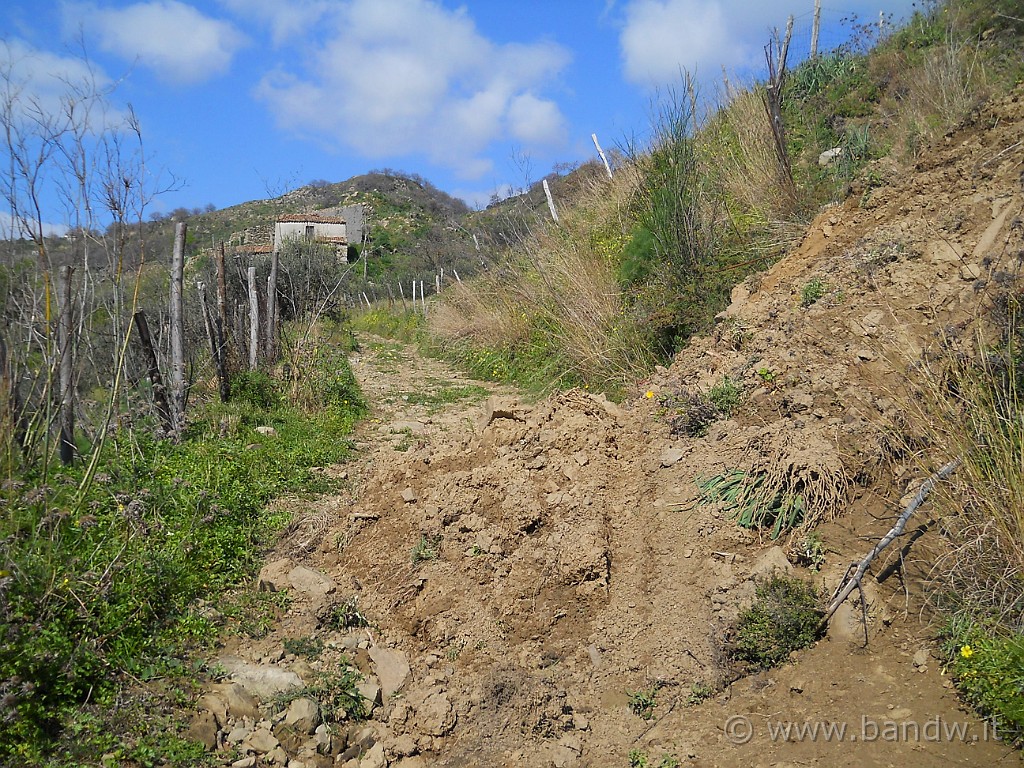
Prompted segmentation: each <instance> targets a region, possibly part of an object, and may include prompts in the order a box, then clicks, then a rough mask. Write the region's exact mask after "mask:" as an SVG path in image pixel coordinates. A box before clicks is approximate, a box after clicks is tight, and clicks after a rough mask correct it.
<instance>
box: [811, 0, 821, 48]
mask: <svg viewBox="0 0 1024 768" xmlns="http://www.w3.org/2000/svg"><path fill="white" fill-rule="evenodd" d="M820 29H821V0H814V21H812V22H811V58H812V59H813V58H816V57H817V55H818V32H819V31H820Z"/></svg>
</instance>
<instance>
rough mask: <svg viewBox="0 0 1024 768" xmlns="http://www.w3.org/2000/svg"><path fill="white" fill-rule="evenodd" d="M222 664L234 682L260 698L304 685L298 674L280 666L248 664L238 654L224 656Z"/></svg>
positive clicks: (221, 660)
mask: <svg viewBox="0 0 1024 768" xmlns="http://www.w3.org/2000/svg"><path fill="white" fill-rule="evenodd" d="M220 664H221V666H223V667H224V668H225V669H226V670H227V671H228V674H229V675H230V677H231V679H232V680H233V681H234V682H236V683H238V684H239V685H240V686H242V687H243V688H244V689H245V690H246V691H247V692H248V693H249V694H250V695H251V696H255V697H256V698H258V699H270V698H273V697H274V696H277V695H278V694H281V693H287V692H288V691H291V690H294V689H296V688H301V687H302V680H301V678H299V676H298V675H297V674H295V673H294V672H291V671H289V670H287V669H281V668H280V667H273V666H271V667H261V666H256V665H254V664H248V663H246V662H244V661H242V660H241V659H239V658H238V657H237V656H222V657H221V658H220Z"/></svg>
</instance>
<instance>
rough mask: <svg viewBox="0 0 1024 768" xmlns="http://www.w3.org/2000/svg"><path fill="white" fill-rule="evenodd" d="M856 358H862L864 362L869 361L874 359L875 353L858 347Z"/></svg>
mask: <svg viewBox="0 0 1024 768" xmlns="http://www.w3.org/2000/svg"><path fill="white" fill-rule="evenodd" d="M857 358H858V359H859V360H863V361H864V362H866V363H869V362H871V361H872V360H874V359H875V353H874V352H872V351H871V350H870V349H858V350H857Z"/></svg>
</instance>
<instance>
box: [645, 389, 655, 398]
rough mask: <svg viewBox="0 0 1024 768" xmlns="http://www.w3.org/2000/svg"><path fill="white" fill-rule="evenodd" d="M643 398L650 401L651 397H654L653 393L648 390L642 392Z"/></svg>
mask: <svg viewBox="0 0 1024 768" xmlns="http://www.w3.org/2000/svg"><path fill="white" fill-rule="evenodd" d="M644 397H646V398H647V399H648V400H650V399H651V398H652V397H654V393H653V392H652V391H651V390H649V389H648V390H647V391H646V392H644Z"/></svg>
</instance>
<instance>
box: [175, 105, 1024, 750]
mask: <svg viewBox="0 0 1024 768" xmlns="http://www.w3.org/2000/svg"><path fill="white" fill-rule="evenodd" d="M1022 127H1024V102H1022V101H1021V92H1020V91H1018V93H1017V95H1016V96H1014V97H1012V98H1009V99H1006V100H1004V101H1001V102H999V103H995V104H992V105H989V106H986V107H985V108H983V109H981V110H980V111H979V112H978V113H977V114H976V115H974V116H972V119H971V120H970V121H968V123H967V124H965V125H964V126H962V129H961V130H960V131H958V132H956V133H953V134H951V135H949V136H947V137H946V138H945V140H944V141H943V142H940V143H939V145H937V146H934V147H932V148H930V149H929V150H928V151H926V152H925V153H924V154H923V155H922V156H921V159H920V160H919V161H918V162H917V165H916V166H915V167H912V168H898V167H896V166H895V165H894V164H892V163H889V162H885V161H883V162H880V163H878V164H877V165H876V166H875V167H873V168H872V169H871V171H870V173H869V174H866V175H865V176H864V177H863V178H865V179H867V180H868V181H862V182H860V183H859V184H858V185H856V186H855V188H854V189H853V190H852V194H851V196H850V197H849V199H848V200H847V202H846V203H845V204H843V205H841V206H837V207H834V208H832V209H830V210H827V211H826V212H824V213H823V214H822V215H821V216H819V217H818V218H817V220H816V221H815V222H814V223H813V224H812V225H811V227H810V228H809V230H808V232H807V234H806V236H805V237H804V239H803V242H802V243H800V245H799V246H798V247H797V248H796V249H794V251H793V252H792V253H791V254H790V255H789V256H787V257H786V258H785V259H783V260H782V261H780V262H779V263H777V264H776V265H775V266H774V267H773V268H772V269H770V270H768V271H767V272H766V273H764V274H763V275H760V276H759V277H758V278H757V279H753V280H748V281H747V282H746V283H745V284H744V285H742V286H740V287H738V288H737V289H736V291H735V292H734V295H733V303H732V305H731V306H730V307H729V309H728V310H727V311H726V312H725V313H724V314H723V316H722V318H721V322H720V324H719V325H718V327H717V331H716V333H715V334H714V335H712V336H709V337H707V338H702V339H697V340H695V341H694V342H693V343H692V344H691V345H690V346H689V348H687V349H686V350H684V351H683V352H681V353H680V354H679V356H678V358H677V360H676V361H675V362H674V363H673V365H672V366H671V367H670V368H668V369H660V370H659V371H658V372H657V374H656V375H655V376H653V377H652V379H651V380H650V381H647V382H641V383H640V384H639V386H638V390H637V392H636V394H635V396H634V397H632V398H630V399H628V400H627V401H626V402H624V403H622V404H620V405H617V404H614V403H611V402H609V401H607V400H606V399H604V398H603V397H601V396H594V395H592V394H589V393H587V392H585V391H579V390H573V391H570V392H563V393H558V394H555V395H552V396H550V397H548V398H546V399H543V400H541V401H539V402H533V403H530V402H526V401H524V400H522V399H520V398H517V397H516V395H515V393H513V392H511V391H508V390H500V389H498V388H497V387H495V386H494V385H490V384H481V383H479V382H469V381H466V380H464V379H462V378H461V377H458V375H457V374H454V373H453V372H451V371H450V370H447V369H446V368H445V367H444V366H442V365H441V364H439V363H437V362H435V361H429V360H425V359H423V358H421V357H419V356H418V355H417V354H416V353H415V351H414V350H412V349H409V348H406V347H403V346H401V345H397V344H393V343H384V342H381V341H380V340H373V339H364V340H363V341H364V343H363V349H362V351H361V352H360V353H358V354H357V355H356V356H354V358H353V365H354V368H355V370H356V372H357V375H358V376H359V378H360V381H361V383H362V385H363V387H364V390H365V391H366V392H367V394H368V397H369V398H370V400H371V402H372V403H373V404H374V407H375V418H374V420H372V421H371V422H369V423H367V424H366V425H364V427H363V429H362V432H361V435H360V442H361V451H360V452H359V457H358V458H357V459H355V460H354V461H353V462H352V463H351V464H348V465H345V466H339V467H330V468H325V471H328V472H332V473H335V474H336V475H337V476H338V477H339V478H341V479H342V480H343V482H344V483H346V487H347V488H348V490H347V492H346V493H344V494H342V495H338V496H333V497H329V498H322V499H319V500H317V501H315V502H297V501H294V500H293V501H288V500H285V501H283V502H282V503H286V504H290V505H292V509H293V510H294V511H296V513H297V517H296V523H295V524H294V525H293V526H292V528H291V529H290V530H289V532H288V533H287V535H286V536H284V537H283V538H282V540H281V541H280V543H279V545H278V547H277V549H276V551H275V552H274V553H272V555H271V556H270V557H269V558H268V561H267V565H266V567H265V568H264V570H263V572H262V574H261V575H260V584H259V588H262V589H267V590H287V591H288V592H289V594H290V595H291V598H292V599H291V603H290V607H289V609H288V610H287V612H286V613H285V614H284V615H283V616H281V618H280V620H279V621H278V622H277V623H276V625H275V626H274V627H273V629H272V631H271V632H270V633H269V634H268V635H267V636H266V637H265V638H262V639H260V640H251V639H242V638H237V637H226V638H225V645H224V647H223V648H222V649H221V653H220V656H219V658H218V659H215V660H212V661H216V662H217V663H219V664H220V665H221V666H222V667H223V668H224V671H225V677H224V679H223V680H222V681H221V682H218V683H213V684H211V685H210V688H209V691H208V692H207V693H206V695H204V696H203V698H201V699H200V700H199V701H198V702H197V704H196V709H195V714H194V722H193V729H192V732H193V734H194V735H195V736H197V737H198V738H201V739H203V740H205V741H206V743H207V744H208V746H209V747H210V749H212V750H219V752H218V754H221V755H223V756H224V763H225V764H226V765H235V766H255V765H276V766H289V768H310V766H327V765H342V766H346V768H370V767H371V766H372V767H373V768H383V767H384V766H392V767H394V768H418V767H420V766H434V765H437V766H538V767H539V766H557V767H559V768H562V767H566V766H594V767H595V768H596V767H598V766H623V767H624V766H628V765H630V764H631V760H632V761H633V764H649V765H651V766H655V765H659V764H661V765H665V766H667V765H670V764H674V763H671V761H668V762H661V763H659V761H662V760H663V756H665V755H668V756H670V757H671V758H672V759H675V760H678V761H679V764H682V765H698V766H740V765H742V766H750V765H756V766H796V765H801V766H805V765H821V766H840V765H850V766H854V765H856V766H874V765H878V766H882V765H886V766H888V765H908V766H933V765H938V764H941V765H997V764H1010V763H1015V762H1017V761H1018V760H1019V756H1018V753H1014V752H1012V751H1011V750H1009V749H1008V748H1007V747H1006V746H1005V745H1003V744H1002V743H1001V742H1000V741H998V740H997V739H995V738H993V737H992V734H991V731H990V729H988V728H986V726H985V724H983V723H982V722H981V721H979V720H978V718H977V717H976V716H974V715H973V714H971V713H969V712H967V711H965V710H964V709H963V708H962V707H961V705H960V703H959V701H958V699H957V696H956V694H955V692H954V691H953V690H952V686H951V683H950V681H949V680H948V678H947V677H945V676H944V674H943V669H942V665H941V663H940V662H939V661H938V660H937V658H936V648H935V640H934V638H935V634H936V630H937V627H936V626H935V625H934V624H933V623H932V621H933V619H932V616H931V614H930V613H929V611H928V610H927V604H926V601H925V599H924V584H925V581H926V580H927V578H928V576H929V573H930V571H931V568H932V566H933V564H934V562H935V561H936V559H937V558H938V557H939V556H940V555H941V553H942V551H943V549H942V547H943V542H942V539H941V537H940V535H939V533H938V532H937V526H935V525H934V521H933V520H931V519H930V514H931V513H930V512H929V510H928V508H927V507H925V508H924V509H922V511H921V513H920V515H919V518H917V519H915V522H914V523H913V524H912V527H913V526H917V525H919V526H920V527H919V528H918V530H917V531H916V532H915V535H914V536H913V537H908V538H907V540H906V541H905V542H904V543H903V546H902V549H900V550H899V551H896V550H897V549H898V548H897V547H893V548H892V549H893V550H894V551H893V552H892V553H891V554H887V556H885V557H884V558H883V559H882V561H881V562H879V563H877V564H876V566H875V567H874V568H873V569H872V573H873V574H874V576H873V577H872V578H871V579H870V580H869V581H867V582H866V583H865V597H866V605H863V606H862V605H861V604H860V602H859V599H851V600H850V601H848V602H847V604H846V605H844V607H843V608H842V609H841V610H840V612H839V613H838V614H837V615H836V617H835V618H834V619H833V621H832V622H831V624H830V629H829V633H828V635H827V636H826V637H825V638H824V639H822V640H821V641H820V642H819V643H817V644H816V645H815V646H813V647H811V648H809V649H807V650H805V651H801V652H799V653H797V654H794V656H793V658H792V659H791V660H790V663H787V664H786V665H785V666H783V667H781V668H779V669H776V670H773V671H770V672H762V673H758V674H755V675H752V676H742V677H737V674H736V671H735V670H734V668H733V667H731V666H730V665H729V664H728V663H727V661H726V658H725V652H726V648H727V644H728V639H729V638H728V634H729V631H730V628H731V625H732V622H733V621H734V620H735V618H736V616H737V615H738V613H739V611H740V610H741V609H742V608H743V607H744V606H746V605H748V604H749V603H750V601H751V599H752V597H753V593H754V584H755V582H756V580H758V579H759V578H762V577H764V576H766V575H768V574H771V573H773V572H776V571H784V572H793V573H797V574H798V575H801V576H803V577H804V578H806V579H808V580H810V581H812V582H814V583H815V584H816V585H818V586H819V587H821V588H822V591H823V592H824V593H826V594H828V593H831V591H832V590H833V589H834V588H835V587H836V586H837V585H838V584H839V582H840V581H841V580H842V577H843V575H844V573H845V572H846V570H847V568H848V566H849V565H850V563H851V562H855V561H856V560H858V559H859V558H860V557H862V556H863V555H864V554H865V553H866V552H867V550H868V549H870V546H871V544H872V542H873V541H876V540H877V539H878V538H879V537H880V536H881V535H882V534H884V533H885V532H886V531H887V530H888V529H889V527H890V526H891V525H892V522H893V521H894V519H895V517H896V515H897V514H898V512H899V509H900V502H901V499H903V498H904V497H905V496H906V495H907V494H908V492H912V491H913V490H914V488H916V485H917V484H919V483H920V482H921V480H922V479H923V478H924V477H925V476H926V475H927V473H928V472H929V471H931V470H933V469H934V468H935V467H934V466H932V465H931V464H930V463H929V461H930V459H931V457H929V456H920V457H913V456H909V455H905V454H901V453H900V451H899V450H897V448H896V447H894V443H893V438H892V431H891V427H892V425H899V424H901V423H903V420H902V419H901V405H900V404H901V403H902V402H905V400H904V398H905V394H904V393H905V392H906V385H907V382H908V380H909V379H910V378H912V377H913V376H914V370H915V367H916V366H917V365H919V364H920V361H922V360H926V359H927V358H928V356H929V355H930V354H932V353H934V352H935V351H936V350H937V349H938V348H939V345H940V342H941V341H942V339H943V338H944V337H949V336H959V337H963V338H970V335H971V334H972V333H973V332H974V329H975V328H976V327H977V318H978V316H979V314H980V313H981V311H982V310H983V309H984V308H985V306H986V303H988V302H991V301H992V297H993V296H994V295H996V293H997V292H998V291H999V290H1000V289H1001V288H1003V287H1005V286H1008V285H1011V284H1013V283H1014V281H1016V280H1017V279H1018V273H1019V271H1020V268H1021V259H1022V257H1024V250H1022V249H1024V222H1022V217H1021V216H1022V202H1024V197H1022V191H1024V188H1022V178H1024V177H1022V171H1024V148H1022V144H1021V142H1020V137H1021V134H1022ZM814 280H818V281H820V284H821V285H820V287H821V291H820V296H819V297H818V298H817V299H816V300H815V301H814V302H813V303H808V302H806V301H804V298H805V290H804V289H805V287H806V286H807V285H808V283H810V282H812V281H814ZM725 376H728V377H729V379H730V380H731V381H734V382H737V383H738V384H740V385H741V386H742V389H743V393H744V396H743V400H742V403H741V405H740V407H739V409H738V410H737V411H736V412H735V413H734V415H733V416H732V417H731V418H730V419H728V420H719V421H717V422H715V423H713V424H712V425H711V426H710V428H709V430H708V433H707V434H706V435H705V436H702V437H689V436H686V435H685V434H676V432H678V431H679V430H673V429H672V426H671V425H670V423H669V421H668V420H667V419H666V415H670V416H671V415H673V414H672V413H669V414H667V413H666V410H665V408H664V407H663V403H665V402H670V403H674V402H679V401H682V400H683V399H685V398H686V397H687V396H689V395H690V394H693V393H698V392H707V390H708V389H709V388H710V387H711V386H713V385H714V384H717V383H720V382H721V381H722V379H723V377H725ZM648 394H650V395H651V396H650V397H648V396H647V395H648ZM734 468H741V469H744V470H748V471H751V470H764V471H769V472H771V471H774V473H775V476H777V477H778V478H780V482H797V481H799V483H801V485H800V487H801V488H802V489H803V490H804V492H805V493H806V494H807V496H808V506H809V509H810V511H811V513H812V514H813V515H815V516H817V518H818V519H819V520H820V524H819V525H818V528H817V530H818V532H819V533H820V535H821V538H822V540H823V541H824V543H825V547H826V558H825V562H824V564H823V566H822V567H821V569H820V570H810V569H808V568H807V567H805V566H801V565H794V562H799V558H797V556H796V555H797V552H796V549H797V544H798V541H797V537H793V538H792V539H786V538H781V539H779V540H778V541H772V540H770V539H769V538H768V537H766V536H765V537H761V536H758V535H756V534H755V533H752V532H750V531H747V530H744V529H742V528H740V527H738V526H737V525H736V523H735V522H734V521H733V520H732V519H730V516H729V515H728V514H726V513H725V512H723V510H722V509H721V508H720V507H718V506H715V505H713V504H700V503H698V501H699V496H698V486H697V483H696V482H695V481H696V480H700V479H702V478H708V477H711V476H714V475H717V474H720V473H723V472H725V471H728V470H730V469H734ZM862 612H863V615H864V616H866V623H862V620H861V617H862ZM356 614H358V617H361V618H365V619H366V622H367V623H368V626H349V627H347V628H346V627H345V626H344V624H345V623H348V624H350V625H351V624H359V623H362V622H360V621H358V620H356V618H357V617H355V615H356ZM340 615H344V616H348V617H349V618H350V619H352V621H349V622H341V623H340V624H339V622H338V620H337V617H338V616H340ZM865 634H866V637H867V645H866V646H865ZM310 638H311V639H314V640H316V641H318V642H319V643H322V648H320V649H318V650H317V652H316V653H313V654H310V655H309V656H308V657H307V656H302V655H296V654H294V653H290V652H286V650H285V641H286V640H290V641H291V646H290V647H292V648H295V647H296V646H295V644H294V643H295V642H297V641H300V640H302V639H310ZM345 659H351V660H352V662H353V663H354V664H355V665H356V667H357V668H358V669H359V671H360V672H361V674H362V682H361V683H360V686H361V687H360V690H361V692H362V693H363V695H364V696H365V698H366V699H367V700H368V701H369V702H371V703H372V704H373V710H372V716H371V717H370V718H369V719H367V720H365V721H361V722H355V723H351V724H347V723H346V722H345V721H342V722H341V723H340V724H339V725H336V726H333V727H327V725H325V724H324V723H323V722H322V716H323V712H322V710H321V708H319V707H318V706H317V705H316V702H315V701H314V700H313V699H312V698H310V697H307V696H299V697H298V698H294V699H293V700H292V701H291V702H290V703H287V704H285V703H281V702H282V700H281V699H280V698H279V697H278V696H279V694H281V693H282V692H287V691H289V690H301V689H302V687H303V686H306V685H308V684H310V682H311V681H312V680H315V679H316V673H317V672H318V671H330V670H337V669H339V668H342V665H343V664H344V663H345V662H344V660H345ZM706 691H713V692H714V693H713V695H711V696H710V697H709V698H707V699H706V700H703V701H700V700H701V699H703V698H704V693H705V692H706ZM637 692H646V693H649V694H650V696H651V697H652V698H653V709H652V710H651V712H650V718H649V719H644V718H643V717H641V716H640V715H638V714H636V713H635V712H634V711H633V709H631V707H630V702H631V697H632V699H633V701H634V702H635V700H636V696H635V694H636V693H637ZM785 722H795V723H804V722H807V723H808V724H811V725H813V724H814V723H833V724H846V728H847V731H846V732H845V733H844V734H843V735H842V737H838V736H836V735H835V734H834V733H833V736H832V738H826V737H825V735H824V734H823V733H819V734H818V736H817V737H816V738H811V737H810V736H809V735H805V736H803V737H801V736H800V735H799V734H795V733H789V734H788V735H787V734H782V735H779V734H774V735H773V733H772V731H771V729H772V728H774V727H776V726H777V725H778V724H781V723H785ZM929 724H931V725H929ZM956 728H963V729H964V731H963V732H962V733H957V732H955V729H956ZM894 729H895V730H894ZM950 729H953V730H952V731H951V730H950ZM641 754H642V755H643V756H644V757H643V759H647V760H648V761H649V762H648V763H640V762H638V761H640V760H641V759H642V758H641Z"/></svg>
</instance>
